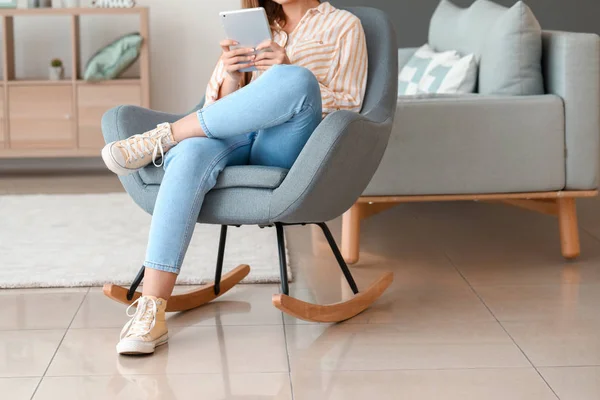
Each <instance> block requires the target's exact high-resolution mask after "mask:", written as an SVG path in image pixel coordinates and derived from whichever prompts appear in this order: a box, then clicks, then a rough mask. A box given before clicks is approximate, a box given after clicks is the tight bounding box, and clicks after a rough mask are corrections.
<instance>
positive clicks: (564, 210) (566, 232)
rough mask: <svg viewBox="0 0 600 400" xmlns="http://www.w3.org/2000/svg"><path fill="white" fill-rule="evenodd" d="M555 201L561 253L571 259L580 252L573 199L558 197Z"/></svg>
mask: <svg viewBox="0 0 600 400" xmlns="http://www.w3.org/2000/svg"><path fill="white" fill-rule="evenodd" d="M557 203H558V227H559V230H560V245H561V249H562V255H563V257H564V258H566V259H568V260H572V259H574V258H577V257H579V254H581V249H580V244H579V227H578V224H577V207H576V205H575V199H574V198H572V197H570V198H569V197H565V198H559V199H558V200H557Z"/></svg>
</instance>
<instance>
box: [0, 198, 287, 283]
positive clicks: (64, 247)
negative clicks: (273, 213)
mask: <svg viewBox="0 0 600 400" xmlns="http://www.w3.org/2000/svg"><path fill="white" fill-rule="evenodd" d="M150 218H151V217H150V216H149V215H148V214H146V213H145V212H144V211H142V210H141V209H140V208H139V207H138V206H137V205H136V204H135V203H134V202H133V200H131V199H130V198H129V197H128V195H127V194H124V193H114V194H99V195H31V196H29V195H28V196H0V288H37V287H77V286H101V285H103V284H104V283H116V284H119V285H128V284H130V283H131V281H132V280H133V279H134V277H135V275H136V274H137V272H138V270H139V269H140V267H141V266H142V263H143V262H144V256H145V252H146V244H147V240H148V231H149V229H150ZM219 232H220V227H219V226H216V225H203V224H202V225H200V224H196V230H195V232H194V236H193V238H192V243H191V245H190V248H189V250H188V252H187V256H186V258H185V261H184V265H183V267H182V272H181V275H180V276H179V278H178V281H177V282H178V284H190V285H193V284H202V283H206V282H210V281H212V280H213V279H214V271H215V263H216V258H217V249H218V243H219ZM278 260H279V259H278V253H277V241H276V233H275V230H274V229H260V228H258V227H254V226H248V227H242V228H230V229H229V231H228V237H227V245H226V249H225V264H224V267H223V273H226V272H227V271H229V270H231V269H233V268H235V267H237V266H238V265H239V264H249V265H250V268H251V272H250V275H249V276H248V277H247V278H246V280H245V281H244V282H246V283H269V282H279V281H280V278H279V261H278ZM288 271H289V268H288ZM290 277H291V275H290Z"/></svg>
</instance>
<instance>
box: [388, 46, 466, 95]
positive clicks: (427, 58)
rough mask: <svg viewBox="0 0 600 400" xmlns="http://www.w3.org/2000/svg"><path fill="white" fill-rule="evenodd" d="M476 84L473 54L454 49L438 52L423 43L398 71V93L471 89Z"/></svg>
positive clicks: (408, 93) (455, 91) (410, 93)
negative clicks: (460, 53) (462, 54)
mask: <svg viewBox="0 0 600 400" xmlns="http://www.w3.org/2000/svg"><path fill="white" fill-rule="evenodd" d="M476 84H477V62H476V61H475V57H474V55H473V54H470V55H468V56H465V57H461V56H460V55H458V53H457V52H456V51H454V50H451V51H444V52H441V53H437V52H435V51H433V49H432V48H431V47H430V46H429V45H427V44H426V45H424V46H422V47H421V48H420V49H419V50H417V51H416V52H415V54H414V55H413V56H412V57H411V59H410V60H409V61H408V62H407V63H406V65H404V67H403V68H402V70H401V71H400V73H399V75H398V95H399V96H400V95H416V94H422V93H472V92H473V91H474V90H475V86H476Z"/></svg>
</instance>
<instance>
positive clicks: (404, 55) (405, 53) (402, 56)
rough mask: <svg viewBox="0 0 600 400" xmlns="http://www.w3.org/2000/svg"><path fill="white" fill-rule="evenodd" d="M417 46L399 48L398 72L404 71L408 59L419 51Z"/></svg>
mask: <svg viewBox="0 0 600 400" xmlns="http://www.w3.org/2000/svg"><path fill="white" fill-rule="evenodd" d="M417 50H418V49H417V48H416V47H410V48H405V49H398V73H400V71H402V68H403V67H404V66H405V65H406V63H407V62H408V60H410V59H411V57H412V56H413V55H414V54H415V53H416V52H417Z"/></svg>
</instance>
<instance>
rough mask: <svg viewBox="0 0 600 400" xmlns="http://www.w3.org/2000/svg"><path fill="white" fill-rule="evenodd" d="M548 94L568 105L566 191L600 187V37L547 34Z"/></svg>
mask: <svg viewBox="0 0 600 400" xmlns="http://www.w3.org/2000/svg"><path fill="white" fill-rule="evenodd" d="M543 43H544V54H543V68H544V78H545V85H546V92H547V93H552V94H555V95H557V96H560V97H562V99H563V101H564V103H565V130H566V138H565V144H566V154H567V159H566V189H568V190H590V189H596V188H597V187H598V169H599V165H600V38H599V37H598V35H595V34H584V33H567V32H553V31H546V32H544V34H543Z"/></svg>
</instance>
